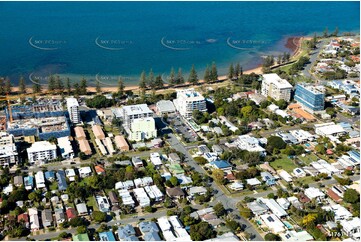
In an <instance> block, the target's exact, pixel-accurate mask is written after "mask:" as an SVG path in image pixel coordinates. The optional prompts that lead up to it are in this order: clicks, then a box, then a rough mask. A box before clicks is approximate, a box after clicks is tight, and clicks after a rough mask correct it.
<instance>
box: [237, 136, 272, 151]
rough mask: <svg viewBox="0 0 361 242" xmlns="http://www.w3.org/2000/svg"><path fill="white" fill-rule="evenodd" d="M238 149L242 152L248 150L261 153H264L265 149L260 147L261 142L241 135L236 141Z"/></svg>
mask: <svg viewBox="0 0 361 242" xmlns="http://www.w3.org/2000/svg"><path fill="white" fill-rule="evenodd" d="M235 143H236V144H237V147H238V148H239V149H241V150H248V151H250V152H261V153H264V152H265V149H264V148H263V147H262V146H260V141H259V140H258V139H257V138H255V137H251V136H249V135H240V136H238V138H237V139H236V140H235Z"/></svg>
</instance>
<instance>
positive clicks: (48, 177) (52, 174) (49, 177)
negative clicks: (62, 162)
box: [44, 171, 55, 182]
mask: <svg viewBox="0 0 361 242" xmlns="http://www.w3.org/2000/svg"><path fill="white" fill-rule="evenodd" d="M44 175H45V179H46V180H47V181H50V182H53V181H55V172H54V171H46V172H45V174H44Z"/></svg>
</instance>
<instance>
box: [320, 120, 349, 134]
mask: <svg viewBox="0 0 361 242" xmlns="http://www.w3.org/2000/svg"><path fill="white" fill-rule="evenodd" d="M315 132H316V134H318V135H322V136H339V135H341V134H344V133H346V131H345V130H344V129H343V128H342V126H341V125H339V124H335V123H334V122H330V123H323V124H315Z"/></svg>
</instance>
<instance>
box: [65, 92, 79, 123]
mask: <svg viewBox="0 0 361 242" xmlns="http://www.w3.org/2000/svg"><path fill="white" fill-rule="evenodd" d="M66 106H67V108H68V113H69V118H70V120H71V122H72V123H74V124H78V123H80V112H79V103H78V100H76V98H73V97H69V98H67V99H66Z"/></svg>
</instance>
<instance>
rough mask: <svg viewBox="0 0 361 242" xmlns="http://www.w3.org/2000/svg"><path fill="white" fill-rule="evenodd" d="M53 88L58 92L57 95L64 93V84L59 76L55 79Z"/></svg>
mask: <svg viewBox="0 0 361 242" xmlns="http://www.w3.org/2000/svg"><path fill="white" fill-rule="evenodd" d="M55 88H56V90H58V91H59V93H62V92H63V91H64V84H63V81H62V80H61V78H60V76H56V78H55Z"/></svg>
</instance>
